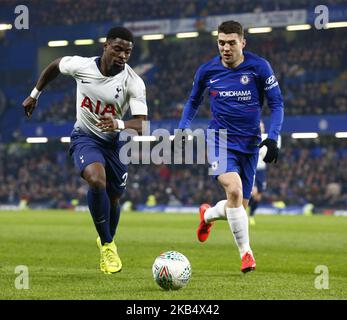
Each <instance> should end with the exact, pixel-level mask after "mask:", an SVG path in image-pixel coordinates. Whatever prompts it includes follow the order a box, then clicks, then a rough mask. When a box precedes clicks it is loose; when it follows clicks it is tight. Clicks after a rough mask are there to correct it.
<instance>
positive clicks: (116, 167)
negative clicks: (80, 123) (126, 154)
mask: <svg viewBox="0 0 347 320" xmlns="http://www.w3.org/2000/svg"><path fill="white" fill-rule="evenodd" d="M122 145H123V142H121V141H118V140H116V141H113V142H108V141H104V140H102V139H100V138H98V137H96V136H91V135H89V134H87V133H85V132H83V131H82V130H81V129H79V128H76V129H74V130H73V131H72V133H71V142H70V155H71V156H72V157H73V159H74V163H75V167H76V168H77V170H78V171H79V173H80V174H81V175H82V172H83V170H84V169H85V168H86V167H87V166H88V165H90V164H92V163H94V162H99V163H101V164H102V165H103V166H104V167H105V171H106V188H107V191H108V192H111V193H113V194H122V193H123V192H124V190H125V187H126V182H127V178H128V166H127V165H125V164H123V163H122V162H121V161H120V159H119V150H120V148H121V146H122Z"/></svg>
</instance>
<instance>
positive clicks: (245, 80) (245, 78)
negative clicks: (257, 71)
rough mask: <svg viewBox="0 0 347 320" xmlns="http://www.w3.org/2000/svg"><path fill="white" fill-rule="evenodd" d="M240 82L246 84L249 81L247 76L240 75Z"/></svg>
mask: <svg viewBox="0 0 347 320" xmlns="http://www.w3.org/2000/svg"><path fill="white" fill-rule="evenodd" d="M240 82H241V83H242V84H247V83H248V82H249V77H248V76H247V75H243V76H241V79H240Z"/></svg>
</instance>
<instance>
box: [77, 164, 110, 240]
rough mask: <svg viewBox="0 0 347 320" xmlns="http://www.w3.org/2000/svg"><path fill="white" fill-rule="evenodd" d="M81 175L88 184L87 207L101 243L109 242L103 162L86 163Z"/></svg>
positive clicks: (108, 213)
mask: <svg viewBox="0 0 347 320" xmlns="http://www.w3.org/2000/svg"><path fill="white" fill-rule="evenodd" d="M82 177H83V179H85V180H86V181H87V183H88V185H89V190H88V194H87V200H88V207H89V210H90V213H91V215H92V217H93V221H94V224H95V227H96V230H97V232H98V234H99V237H100V240H101V245H104V243H111V242H112V236H111V233H110V228H109V223H110V222H109V221H110V199H109V197H108V194H107V191H106V173H105V168H104V166H103V164H101V163H99V162H94V163H92V164H90V165H88V166H87V167H86V168H85V169H84V170H83V172H82Z"/></svg>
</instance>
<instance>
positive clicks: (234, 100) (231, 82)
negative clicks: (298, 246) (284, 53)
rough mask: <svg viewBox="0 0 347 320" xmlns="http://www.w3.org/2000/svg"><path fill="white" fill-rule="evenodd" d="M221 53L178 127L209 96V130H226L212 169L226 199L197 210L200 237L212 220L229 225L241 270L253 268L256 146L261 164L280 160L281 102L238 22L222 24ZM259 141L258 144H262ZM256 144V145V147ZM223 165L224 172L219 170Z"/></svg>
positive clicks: (202, 72) (213, 145)
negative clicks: (265, 108) (263, 123)
mask: <svg viewBox="0 0 347 320" xmlns="http://www.w3.org/2000/svg"><path fill="white" fill-rule="evenodd" d="M217 43H218V49H219V55H218V56H217V57H215V58H213V59H211V60H210V61H208V62H207V63H204V64H202V65H201V66H200V68H199V69H198V70H197V73H196V75H195V78H194V84H193V89H192V92H191V94H190V97H189V99H188V101H187V103H186V104H185V106H184V110H183V113H182V117H181V120H180V123H179V128H180V129H185V128H188V127H189V126H190V124H191V121H192V120H193V118H194V117H195V115H196V113H197V111H198V108H199V106H200V104H201V102H202V99H203V94H204V91H205V89H208V91H209V96H210V104H211V112H212V119H211V121H210V124H209V129H210V130H214V131H215V132H219V130H220V129H226V130H227V135H226V139H225V140H224V142H225V144H226V159H219V160H218V161H225V166H219V164H218V162H217V165H216V163H214V165H212V170H213V174H214V176H215V177H216V179H217V180H218V182H219V183H220V184H221V185H222V187H223V188H224V190H225V194H226V200H223V201H220V202H218V203H217V204H216V205H215V206H214V207H210V206H209V205H208V204H203V205H201V206H200V224H199V227H198V230H197V236H198V239H199V240H200V241H201V242H203V241H205V240H206V239H207V238H208V236H209V234H210V230H211V227H212V225H213V223H214V221H215V220H219V219H226V220H228V223H229V225H230V228H231V231H232V233H233V235H234V239H235V241H236V244H237V246H238V249H239V252H240V256H241V271H242V272H244V273H245V272H248V271H252V270H254V269H255V267H256V263H255V260H254V256H253V252H252V250H251V247H250V242H249V233H248V216H247V213H246V210H245V209H246V207H247V205H248V201H249V198H250V196H251V190H252V186H253V182H254V177H255V171H256V165H257V161H258V152H259V147H261V146H263V145H265V146H267V154H266V156H265V158H264V161H265V162H269V163H270V162H273V161H276V160H277V157H278V152H279V150H278V147H277V139H278V135H279V132H280V129H281V127H282V122H283V99H282V95H281V92H280V88H279V85H278V82H277V80H276V78H275V76H274V73H273V71H272V69H271V67H270V64H269V63H268V62H267V61H266V60H265V59H263V58H261V57H259V56H257V55H255V54H253V53H250V52H246V51H243V48H244V47H245V45H246V40H245V38H244V31H243V27H242V26H241V24H240V23H238V22H236V21H226V22H223V23H222V24H221V25H219V27H218V39H217ZM264 95H265V96H266V98H267V101H268V105H269V107H270V109H271V126H270V130H269V136H268V138H267V139H265V140H264V141H262V142H261V135H260V128H259V123H260V116H261V110H262V105H263V100H264ZM218 137H219V135H218V134H216V139H214V140H213V141H210V140H209V139H207V147H208V149H209V151H208V152H209V153H211V152H213V153H214V152H215V151H217V153H216V154H218V148H219V144H220V143H221V141H220V140H219V138H218ZM260 142H261V143H260ZM259 143H260V145H259ZM222 167H226V169H225V170H223V171H222V172H219V171H220V170H221V168H222Z"/></svg>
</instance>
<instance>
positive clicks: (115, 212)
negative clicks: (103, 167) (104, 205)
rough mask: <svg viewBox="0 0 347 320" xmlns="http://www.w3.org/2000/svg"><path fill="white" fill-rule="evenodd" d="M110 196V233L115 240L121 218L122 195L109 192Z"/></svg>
mask: <svg viewBox="0 0 347 320" xmlns="http://www.w3.org/2000/svg"><path fill="white" fill-rule="evenodd" d="M108 196H109V198H110V233H111V237H112V238H114V236H115V234H116V230H117V227H118V223H119V218H120V209H121V208H120V203H119V199H120V197H121V195H120V194H118V193H114V192H112V191H111V190H108Z"/></svg>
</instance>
